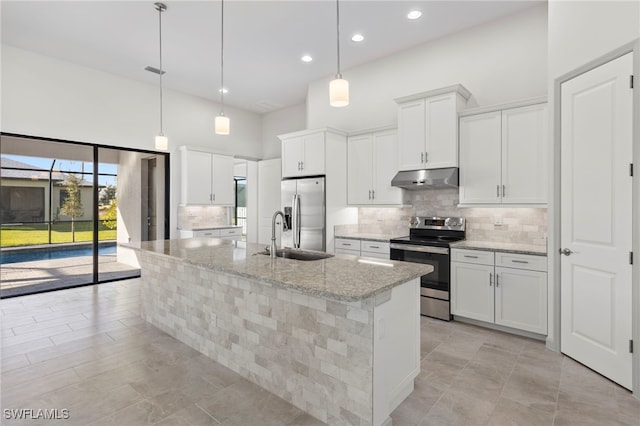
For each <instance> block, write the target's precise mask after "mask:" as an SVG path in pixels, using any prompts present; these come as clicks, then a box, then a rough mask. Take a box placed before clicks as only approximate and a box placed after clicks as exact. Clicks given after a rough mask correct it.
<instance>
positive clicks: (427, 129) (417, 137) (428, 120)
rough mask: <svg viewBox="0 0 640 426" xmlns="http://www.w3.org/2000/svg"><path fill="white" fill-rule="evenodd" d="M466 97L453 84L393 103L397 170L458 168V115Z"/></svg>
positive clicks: (466, 91)
mask: <svg viewBox="0 0 640 426" xmlns="http://www.w3.org/2000/svg"><path fill="white" fill-rule="evenodd" d="M470 96H471V94H470V93H469V91H468V90H467V89H465V88H464V87H463V86H461V85H456V86H450V87H446V88H442V89H438V90H433V91H430V92H424V93H420V94H417V95H412V96H407V97H404V98H399V99H396V100H395V101H396V102H397V103H398V142H399V143H398V169H399V170H418V169H439V168H443V167H457V166H458V112H459V111H461V110H462V109H463V108H464V106H465V104H466V102H467V100H468V99H469V97H470Z"/></svg>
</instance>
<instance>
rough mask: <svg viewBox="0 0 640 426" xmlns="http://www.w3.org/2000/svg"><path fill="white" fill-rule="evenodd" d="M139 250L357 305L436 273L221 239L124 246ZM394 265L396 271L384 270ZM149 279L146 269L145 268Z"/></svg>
mask: <svg viewBox="0 0 640 426" xmlns="http://www.w3.org/2000/svg"><path fill="white" fill-rule="evenodd" d="M124 245H125V246H128V247H131V248H133V249H134V250H137V251H145V252H150V253H153V254H156V255H161V256H172V257H175V258H178V259H181V260H182V261H184V262H185V263H188V264H192V265H196V266H199V267H203V268H207V269H211V270H214V271H219V272H223V273H229V274H234V275H238V276H242V277H247V278H253V279H257V280H261V281H264V282H267V283H270V284H273V285H274V286H276V287H282V288H287V289H295V290H298V291H300V292H302V293H306V294H310V295H314V296H319V297H328V298H331V299H335V300H341V301H347V302H349V301H357V300H362V299H366V298H368V297H371V296H374V295H376V294H379V293H382V292H384V291H386V290H389V289H391V288H393V287H395V286H398V285H400V284H403V283H405V282H407V281H410V280H412V279H414V278H418V277H420V276H422V275H425V274H428V273H429V272H432V271H433V267H432V266H431V265H424V264H420V263H411V262H399V261H393V260H376V261H374V260H372V259H368V258H366V259H365V258H360V257H359V256H349V255H339V254H337V255H335V256H334V257H331V258H328V259H321V260H313V261H300V260H293V259H283V258H275V259H271V257H269V256H266V255H262V254H257V253H258V252H259V251H263V250H264V245H259V244H253V243H246V242H244V241H234V240H222V239H218V238H189V239H180V240H157V241H144V242H141V243H139V245H134V244H124ZM385 265H391V266H385ZM142 275H143V277H144V267H143V269H142Z"/></svg>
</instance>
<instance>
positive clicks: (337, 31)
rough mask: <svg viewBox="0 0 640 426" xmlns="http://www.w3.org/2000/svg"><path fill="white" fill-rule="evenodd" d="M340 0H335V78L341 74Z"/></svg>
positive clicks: (340, 76)
mask: <svg viewBox="0 0 640 426" xmlns="http://www.w3.org/2000/svg"><path fill="white" fill-rule="evenodd" d="M339 2H340V0H336V45H337V51H338V74H336V78H342V73H340V4H339Z"/></svg>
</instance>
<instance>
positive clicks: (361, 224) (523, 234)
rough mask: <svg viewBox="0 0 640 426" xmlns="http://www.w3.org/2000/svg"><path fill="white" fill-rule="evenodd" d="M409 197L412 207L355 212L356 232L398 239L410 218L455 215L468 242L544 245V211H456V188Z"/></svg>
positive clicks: (432, 190) (516, 209) (545, 224)
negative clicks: (464, 227) (461, 219)
mask: <svg viewBox="0 0 640 426" xmlns="http://www.w3.org/2000/svg"><path fill="white" fill-rule="evenodd" d="M410 196H411V204H412V206H413V207H406V208H360V209H358V230H359V231H360V232H370V233H383V234H391V235H398V236H401V235H406V234H408V222H409V217H410V216H459V217H464V218H466V219H467V239H468V240H474V241H490V242H510V243H516V244H532V245H537V246H545V245H546V244H547V209H545V208H505V207H495V208H490V207H474V208H466V207H465V208H459V207H458V199H459V198H458V189H457V188H447V189H427V190H422V191H410ZM496 219H498V220H496ZM497 221H499V222H501V223H502V224H501V225H496V224H495V223H496V222H497Z"/></svg>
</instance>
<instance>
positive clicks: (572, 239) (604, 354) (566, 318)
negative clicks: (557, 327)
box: [561, 53, 633, 389]
mask: <svg viewBox="0 0 640 426" xmlns="http://www.w3.org/2000/svg"><path fill="white" fill-rule="evenodd" d="M632 64H633V57H632V54H631V53H629V54H627V55H625V56H622V57H620V58H617V59H615V60H612V61H610V62H608V63H606V64H604V65H602V66H600V67H598V68H596V69H593V70H591V71H589V72H586V73H584V74H581V75H579V76H578V77H575V78H573V79H572V80H569V81H567V82H565V83H563V84H562V89H561V116H562V120H561V157H562V160H561V161H562V163H561V167H562V172H561V196H562V201H561V229H562V235H561V247H562V249H567V250H570V251H571V253H568V252H567V254H568V255H567V254H565V255H564V256H562V263H561V271H562V272H561V300H562V302H561V312H562V313H561V332H562V343H561V349H562V352H564V353H565V354H567V355H568V356H570V357H572V358H574V359H576V360H577V361H579V362H581V363H583V364H585V365H587V366H588V367H590V368H592V369H594V370H596V371H598V372H599V373H601V374H602V375H604V376H606V377H608V378H610V379H611V380H613V381H615V382H617V383H619V384H620V385H622V386H624V387H626V388H629V389H630V388H631V377H632V374H631V372H632V370H631V369H632V361H631V359H632V357H631V353H630V352H629V340H630V339H631V268H632V266H631V264H630V259H629V257H630V252H631V250H632V233H631V223H632V214H631V205H632V191H631V181H632V178H631V177H630V173H629V164H630V163H631V162H632V111H633V105H632V92H633V91H632V90H631V88H630V86H629V76H630V75H631V74H632V73H633V65H632Z"/></svg>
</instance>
